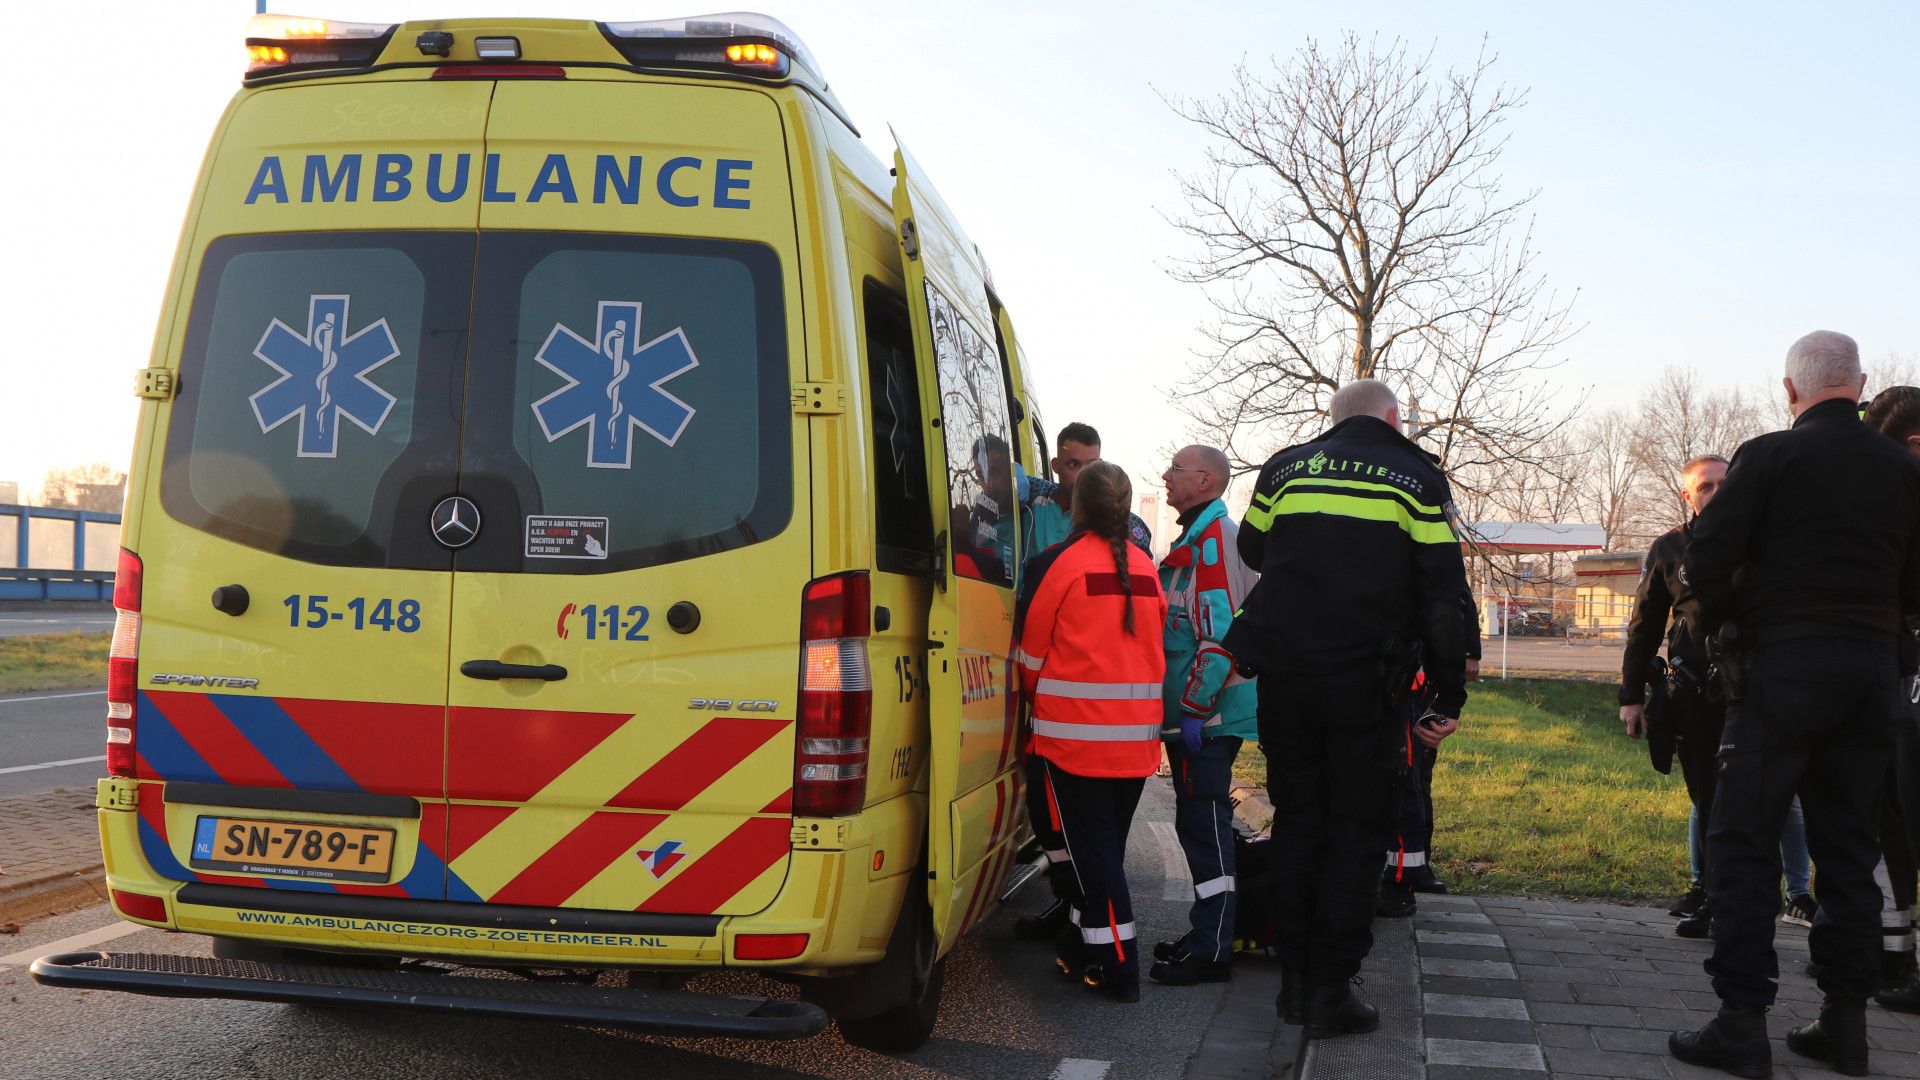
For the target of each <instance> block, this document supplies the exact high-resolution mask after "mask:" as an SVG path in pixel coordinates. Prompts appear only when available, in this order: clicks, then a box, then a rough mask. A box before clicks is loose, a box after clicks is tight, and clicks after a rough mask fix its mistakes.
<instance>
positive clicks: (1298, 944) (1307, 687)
mask: <svg viewBox="0 0 1920 1080" xmlns="http://www.w3.org/2000/svg"><path fill="white" fill-rule="evenodd" d="M1329 413H1330V418H1331V419H1332V420H1333V427H1332V428H1330V429H1329V430H1328V431H1326V432H1325V433H1324V434H1322V435H1321V436H1320V437H1319V438H1317V439H1314V440H1312V441H1311V442H1307V443H1303V444H1301V445H1299V446H1295V447H1290V448H1288V449H1286V450H1282V451H1281V452H1280V453H1278V454H1275V455H1274V456H1273V458H1272V459H1271V460H1269V461H1268V462H1267V463H1266V465H1265V466H1264V467H1263V468H1262V469H1261V471H1260V481H1259V484H1258V486H1257V488H1256V489H1255V492H1254V496H1253V504H1252V505H1251V506H1250V507H1249V508H1248V510H1247V515H1246V519H1245V521H1244V522H1243V523H1242V524H1241V526H1240V536H1239V546H1240V555H1241V558H1243V559H1245V560H1246V562H1247V564H1248V565H1249V566H1252V567H1254V568H1256V569H1258V570H1259V571H1260V583H1259V584H1258V585H1256V586H1254V590H1253V594H1252V596H1250V597H1249V598H1248V600H1247V602H1246V605H1245V607H1244V608H1243V611H1242V614H1241V616H1240V617H1239V618H1238V619H1235V620H1234V623H1233V628H1232V629H1231V630H1230V631H1229V632H1228V634H1227V639H1226V642H1225V644H1226V647H1227V650H1228V651H1229V652H1231V653H1232V654H1233V655H1234V657H1235V658H1236V659H1237V660H1238V661H1240V662H1241V663H1242V664H1244V665H1246V666H1248V667H1250V668H1252V669H1254V670H1256V671H1258V672H1259V675H1260V679H1259V682H1258V686H1259V690H1258V697H1259V725H1260V726H1259V730H1260V747H1261V749H1262V750H1263V751H1264V752H1265V753H1266V756H1267V778H1268V791H1269V792H1270V793H1271V795H1272V796H1273V799H1274V824H1273V844H1274V846H1275V848H1277V849H1278V850H1277V851H1276V852H1275V858H1276V862H1277V870H1278V875H1279V878H1280V884H1279V888H1278V892H1279V895H1280V902H1279V910H1278V912H1277V915H1278V932H1277V934H1276V936H1275V945H1276V948H1277V951H1278V952H1279V957H1280V964H1281V991H1280V998H1279V1001H1278V1002H1277V1005H1278V1008H1279V1011H1280V1014H1281V1016H1282V1018H1283V1019H1286V1020H1287V1021H1288V1022H1292V1023H1300V1022H1302V1021H1304V1022H1305V1024H1306V1027H1307V1034H1308V1036H1309V1037H1316V1038H1317V1037H1323V1036H1328V1035H1343V1034H1349V1033H1356V1032H1364V1031H1372V1030H1373V1029H1374V1028H1375V1027H1377V1026H1378V1025H1379V1014H1378V1013H1377V1012H1376V1011H1375V1010H1374V1008H1373V1007H1372V1006H1371V1005H1368V1004H1367V1003H1366V1002H1364V1001H1361V1000H1360V998H1359V997H1358V996H1357V995H1355V994H1354V993H1353V989H1352V987H1351V986H1350V985H1349V980H1350V979H1352V978H1353V976H1354V975H1356V974H1358V972H1359V970H1360V963H1361V961H1362V960H1363V959H1364V958H1365V957H1366V955H1367V953H1368V951H1369V950H1371V949H1372V947H1373V934H1372V932H1371V924H1372V921H1373V910H1374V904H1375V901H1376V898H1377V893H1378V890H1379V887H1380V874H1381V870H1382V868H1383V866H1384V865H1385V862H1386V850H1387V844H1388V841H1389V840H1390V838H1391V837H1392V835H1393V825H1394V811H1395V808H1396V801H1397V798H1398V794H1399V790H1400V784H1401V782H1402V779H1403V776H1404V773H1405V768H1406V766H1405V761H1404V757H1405V750H1406V747H1405V742H1404V731H1405V728H1404V726H1403V725H1402V723H1401V717H1400V715H1399V714H1398V712H1397V709H1398V707H1399V706H1400V705H1401V704H1403V695H1404V693H1405V691H1406V688H1407V687H1408V685H1409V684H1410V682H1411V681H1412V678H1413V672H1414V670H1415V669H1416V668H1417V667H1419V666H1420V664H1421V663H1422V662H1424V664H1425V668H1426V672H1427V678H1428V680H1429V681H1430V682H1432V683H1433V685H1434V688H1435V697H1434V705H1433V709H1434V713H1435V717H1434V720H1435V722H1434V724H1433V725H1432V726H1431V727H1430V728H1429V732H1430V734H1431V735H1432V736H1433V738H1434V740H1435V741H1436V742H1437V741H1438V740H1439V739H1442V738H1445V737H1446V736H1447V735H1449V734H1451V733H1452V732H1453V731H1454V730H1455V729H1456V728H1457V727H1458V726H1459V720H1458V717H1459V715H1460V706H1461V705H1462V704H1464V703H1465V701H1466V684H1465V678H1466V658H1465V655H1464V647H1463V643H1462V630H1461V619H1460V606H1459V604H1460V597H1461V595H1462V594H1463V593H1464V592H1465V591H1466V587H1467V578H1466V568H1465V566H1464V564H1463V563H1462V561H1461V557H1460V545H1459V542H1458V541H1457V540H1456V539H1455V537H1454V533H1453V529H1452V527H1451V525H1450V524H1449V520H1448V517H1449V514H1450V513H1451V508H1452V496H1451V492H1450V491H1449V489H1448V487H1447V478H1446V476H1445V475H1444V474H1442V473H1441V471H1440V469H1439V468H1438V467H1437V466H1436V465H1435V464H1434V463H1433V461H1432V460H1431V459H1430V458H1429V457H1428V456H1427V455H1426V454H1425V453H1424V452H1422V451H1421V449H1420V448H1419V447H1418V446H1415V445H1414V444H1413V443H1412V442H1411V441H1409V440H1408V439H1407V438H1406V437H1405V436H1403V435H1402V434H1400V404H1399V400H1398V399H1397V398H1396V397H1395V396H1394V393H1393V391H1392V390H1391V389H1390V388H1388V387H1387V385H1386V384H1385V383H1382V382H1379V381H1378V380H1374V379H1362V380H1359V381H1356V382H1352V383H1349V384H1347V385H1346V386H1343V387H1341V388H1340V389H1339V391H1338V392H1336V393H1335V394H1334V395H1333V400H1332V403H1331V406H1330V409H1329ZM1419 646H1424V650H1425V652H1424V661H1423V659H1422V656H1421V654H1420V649H1419Z"/></svg>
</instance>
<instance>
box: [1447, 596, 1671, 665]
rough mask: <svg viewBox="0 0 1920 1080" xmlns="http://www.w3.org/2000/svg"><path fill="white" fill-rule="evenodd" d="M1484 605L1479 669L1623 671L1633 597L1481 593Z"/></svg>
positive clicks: (1481, 603)
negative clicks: (1622, 651) (1621, 668)
mask: <svg viewBox="0 0 1920 1080" xmlns="http://www.w3.org/2000/svg"><path fill="white" fill-rule="evenodd" d="M1475 600H1476V602H1477V603H1478V604H1479V605H1480V639H1481V641H1480V649H1481V660H1480V670H1481V672H1482V674H1483V675H1489V676H1490V675H1492V674H1494V673H1495V672H1496V671H1497V672H1498V673H1499V675H1500V677H1501V678H1503V679H1504V678H1506V677H1507V674H1508V672H1509V671H1512V670H1515V669H1518V670H1522V671H1542V672H1552V673H1559V674H1581V675H1600V674H1614V675H1618V674H1619V672H1620V652H1621V647H1622V645H1623V644H1624V640H1625V636H1626V626H1627V619H1628V617H1629V616H1630V615H1631V614H1632V607H1633V597H1632V595H1631V594H1628V595H1627V596H1625V597H1624V598H1620V597H1614V596H1610V595H1604V594H1593V595H1588V594H1587V593H1586V591H1585V590H1584V589H1583V590H1581V593H1580V595H1576V596H1572V597H1567V596H1558V597H1549V596H1529V595H1525V594H1522V593H1501V592H1490V593H1483V594H1481V595H1479V596H1477V597H1475Z"/></svg>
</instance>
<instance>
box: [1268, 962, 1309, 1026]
mask: <svg viewBox="0 0 1920 1080" xmlns="http://www.w3.org/2000/svg"><path fill="white" fill-rule="evenodd" d="M1273 1011H1274V1012H1276V1013H1279V1014H1280V1022H1281V1023H1283V1024H1304V1023H1306V1022H1307V969H1306V965H1305V964H1289V963H1286V962H1285V961H1282V962H1281V964H1280V996H1279V997H1277V998H1275V999H1274V1000H1273Z"/></svg>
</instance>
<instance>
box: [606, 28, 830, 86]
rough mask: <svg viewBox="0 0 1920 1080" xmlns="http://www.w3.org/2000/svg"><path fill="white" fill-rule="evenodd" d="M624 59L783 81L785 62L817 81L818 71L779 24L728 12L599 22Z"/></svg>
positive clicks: (797, 38)
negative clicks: (758, 74) (763, 75)
mask: <svg viewBox="0 0 1920 1080" xmlns="http://www.w3.org/2000/svg"><path fill="white" fill-rule="evenodd" d="M600 25H601V27H602V28H603V29H604V30H605V31H606V33H607V36H608V37H609V38H611V39H613V43H614V44H615V45H616V46H617V47H619V49H620V51H621V52H623V53H625V54H626V56H627V58H628V59H629V60H632V61H633V62H634V63H636V64H642V65H659V66H665V67H698V68H717V69H722V70H744V71H754V72H765V73H767V74H771V75H775V76H785V75H786V74H787V70H788V63H789V61H791V62H792V63H794V64H798V65H799V66H801V67H802V68H805V69H806V70H807V71H808V72H810V73H811V74H812V75H813V77H814V78H815V79H816V80H817V79H819V78H820V68H819V66H818V65H816V64H815V63H814V60H813V54H812V53H810V52H808V51H807V47H806V45H804V44H802V43H801V41H800V36H799V35H798V34H795V33H794V32H793V31H792V30H791V29H789V28H788V26H787V25H786V24H785V23H783V22H781V21H780V20H779V19H776V18H773V17H772V16H769V15H760V14H756V13H754V12H750V11H728V12H722V13H720V14H717V15H697V16H694V17H692V18H687V19H655V20H652V21H649V22H615V23H601V24H600Z"/></svg>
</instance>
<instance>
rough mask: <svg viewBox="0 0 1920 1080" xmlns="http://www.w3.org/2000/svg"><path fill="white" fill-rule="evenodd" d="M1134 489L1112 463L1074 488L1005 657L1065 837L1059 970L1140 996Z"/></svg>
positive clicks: (1156, 648)
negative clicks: (1064, 919) (1064, 929)
mask: <svg viewBox="0 0 1920 1080" xmlns="http://www.w3.org/2000/svg"><path fill="white" fill-rule="evenodd" d="M1132 502H1133V485H1132V484H1131V483H1129V482H1128V480H1127V474H1126V472H1125V471H1124V470H1122V469H1121V468H1120V467H1119V466H1117V465H1114V464H1111V463H1109V462H1104V461H1103V462H1097V463H1095V464H1092V465H1089V466H1087V467H1086V468H1085V469H1083V470H1082V471H1081V473H1080V476H1079V479H1078V480H1077V481H1076V482H1075V484H1074V494H1073V526H1074V532H1073V534H1072V535H1070V536H1069V537H1067V539H1066V540H1064V541H1062V542H1061V543H1059V544H1056V545H1055V546H1053V547H1051V548H1049V549H1047V550H1046V551H1045V552H1044V553H1042V554H1041V555H1040V556H1038V557H1037V558H1036V559H1035V560H1034V561H1033V563H1032V564H1031V565H1030V566H1029V568H1028V573H1029V574H1032V575H1035V577H1036V578H1037V582H1036V584H1035V585H1034V588H1033V592H1032V600H1031V602H1030V604H1029V605H1028V607H1027V608H1026V610H1025V611H1023V612H1022V613H1021V616H1020V620H1019V622H1020V626H1021V628H1022V629H1021V634H1020V643H1019V649H1018V652H1017V654H1016V658H1017V659H1018V661H1019V663H1020V667H1021V683H1022V685H1023V688H1024V690H1025V693H1026V695H1027V697H1028V699H1029V701H1030V702H1031V703H1032V716H1033V738H1032V741H1031V743H1030V744H1029V746H1028V751H1029V753H1031V754H1034V755H1036V756H1037V757H1038V758H1039V759H1040V760H1041V761H1042V762H1043V763H1044V765H1045V769H1044V776H1045V782H1046V787H1047V809H1048V813H1049V815H1050V816H1051V817H1052V818H1053V819H1054V822H1053V823H1054V824H1056V825H1057V827H1058V828H1059V830H1060V832H1061V833H1062V835H1063V836H1064V837H1065V838H1066V845H1067V851H1068V852H1069V854H1070V856H1071V861H1072V863H1073V867H1074V872H1075V874H1076V875H1077V877H1078V879H1079V885H1080V893H1081V896H1082V901H1081V904H1080V905H1079V906H1078V907H1077V908H1076V909H1075V911H1074V913H1073V921H1074V924H1075V926H1076V927H1077V928H1078V933H1077V935H1071V936H1069V935H1064V934H1063V935H1062V937H1061V938H1060V939H1059V941H1058V942H1056V946H1057V950H1058V956H1057V959H1058V963H1059V965H1060V970H1061V971H1063V972H1065V973H1066V974H1067V975H1068V976H1069V977H1071V976H1076V975H1077V976H1080V977H1081V979H1082V981H1083V982H1084V983H1085V985H1086V986H1087V987H1088V988H1089V989H1090V990H1092V991H1094V992H1096V993H1099V994H1102V995H1104V996H1106V997H1110V998H1113V999H1115V1000H1117V1001H1138V1000H1140V959H1139V948H1138V946H1137V945H1136V943H1135V937H1136V935H1135V932H1134V926H1133V906H1132V903H1131V901H1130V900H1129V898H1128V896H1127V874H1126V868H1125V866H1124V865H1123V860H1124V857H1125V854H1126V850H1127V831H1128V829H1129V828H1130V827H1131V825H1132V824H1133V811H1134V807H1135V806H1137V805H1138V804H1139V802H1140V792H1141V789H1142V787H1143V786H1144V785H1145V782H1146V778H1147V777H1148V776H1150V775H1152V773H1153V771H1154V769H1155V768H1156V767H1157V766H1158V765H1159V764H1160V719H1161V717H1160V713H1161V709H1160V689H1161V684H1162V682H1163V681H1164V679H1165V676H1166V667H1167V662H1166V655H1165V653H1164V651H1163V650H1162V648H1161V642H1160V635H1159V628H1160V625H1161V623H1163V622H1164V621H1165V619H1166V613H1167V601H1166V597H1165V596H1163V595H1162V594H1161V592H1160V579H1159V577H1158V576H1157V575H1156V574H1155V572H1154V565H1153V559H1152V557H1150V556H1149V555H1147V554H1146V553H1145V552H1143V551H1141V550H1140V549H1139V548H1137V547H1135V546H1134V545H1133V544H1132V543H1130V542H1129V540H1128V528H1127V517H1128V508H1129V506H1130V505H1131V503H1132Z"/></svg>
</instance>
